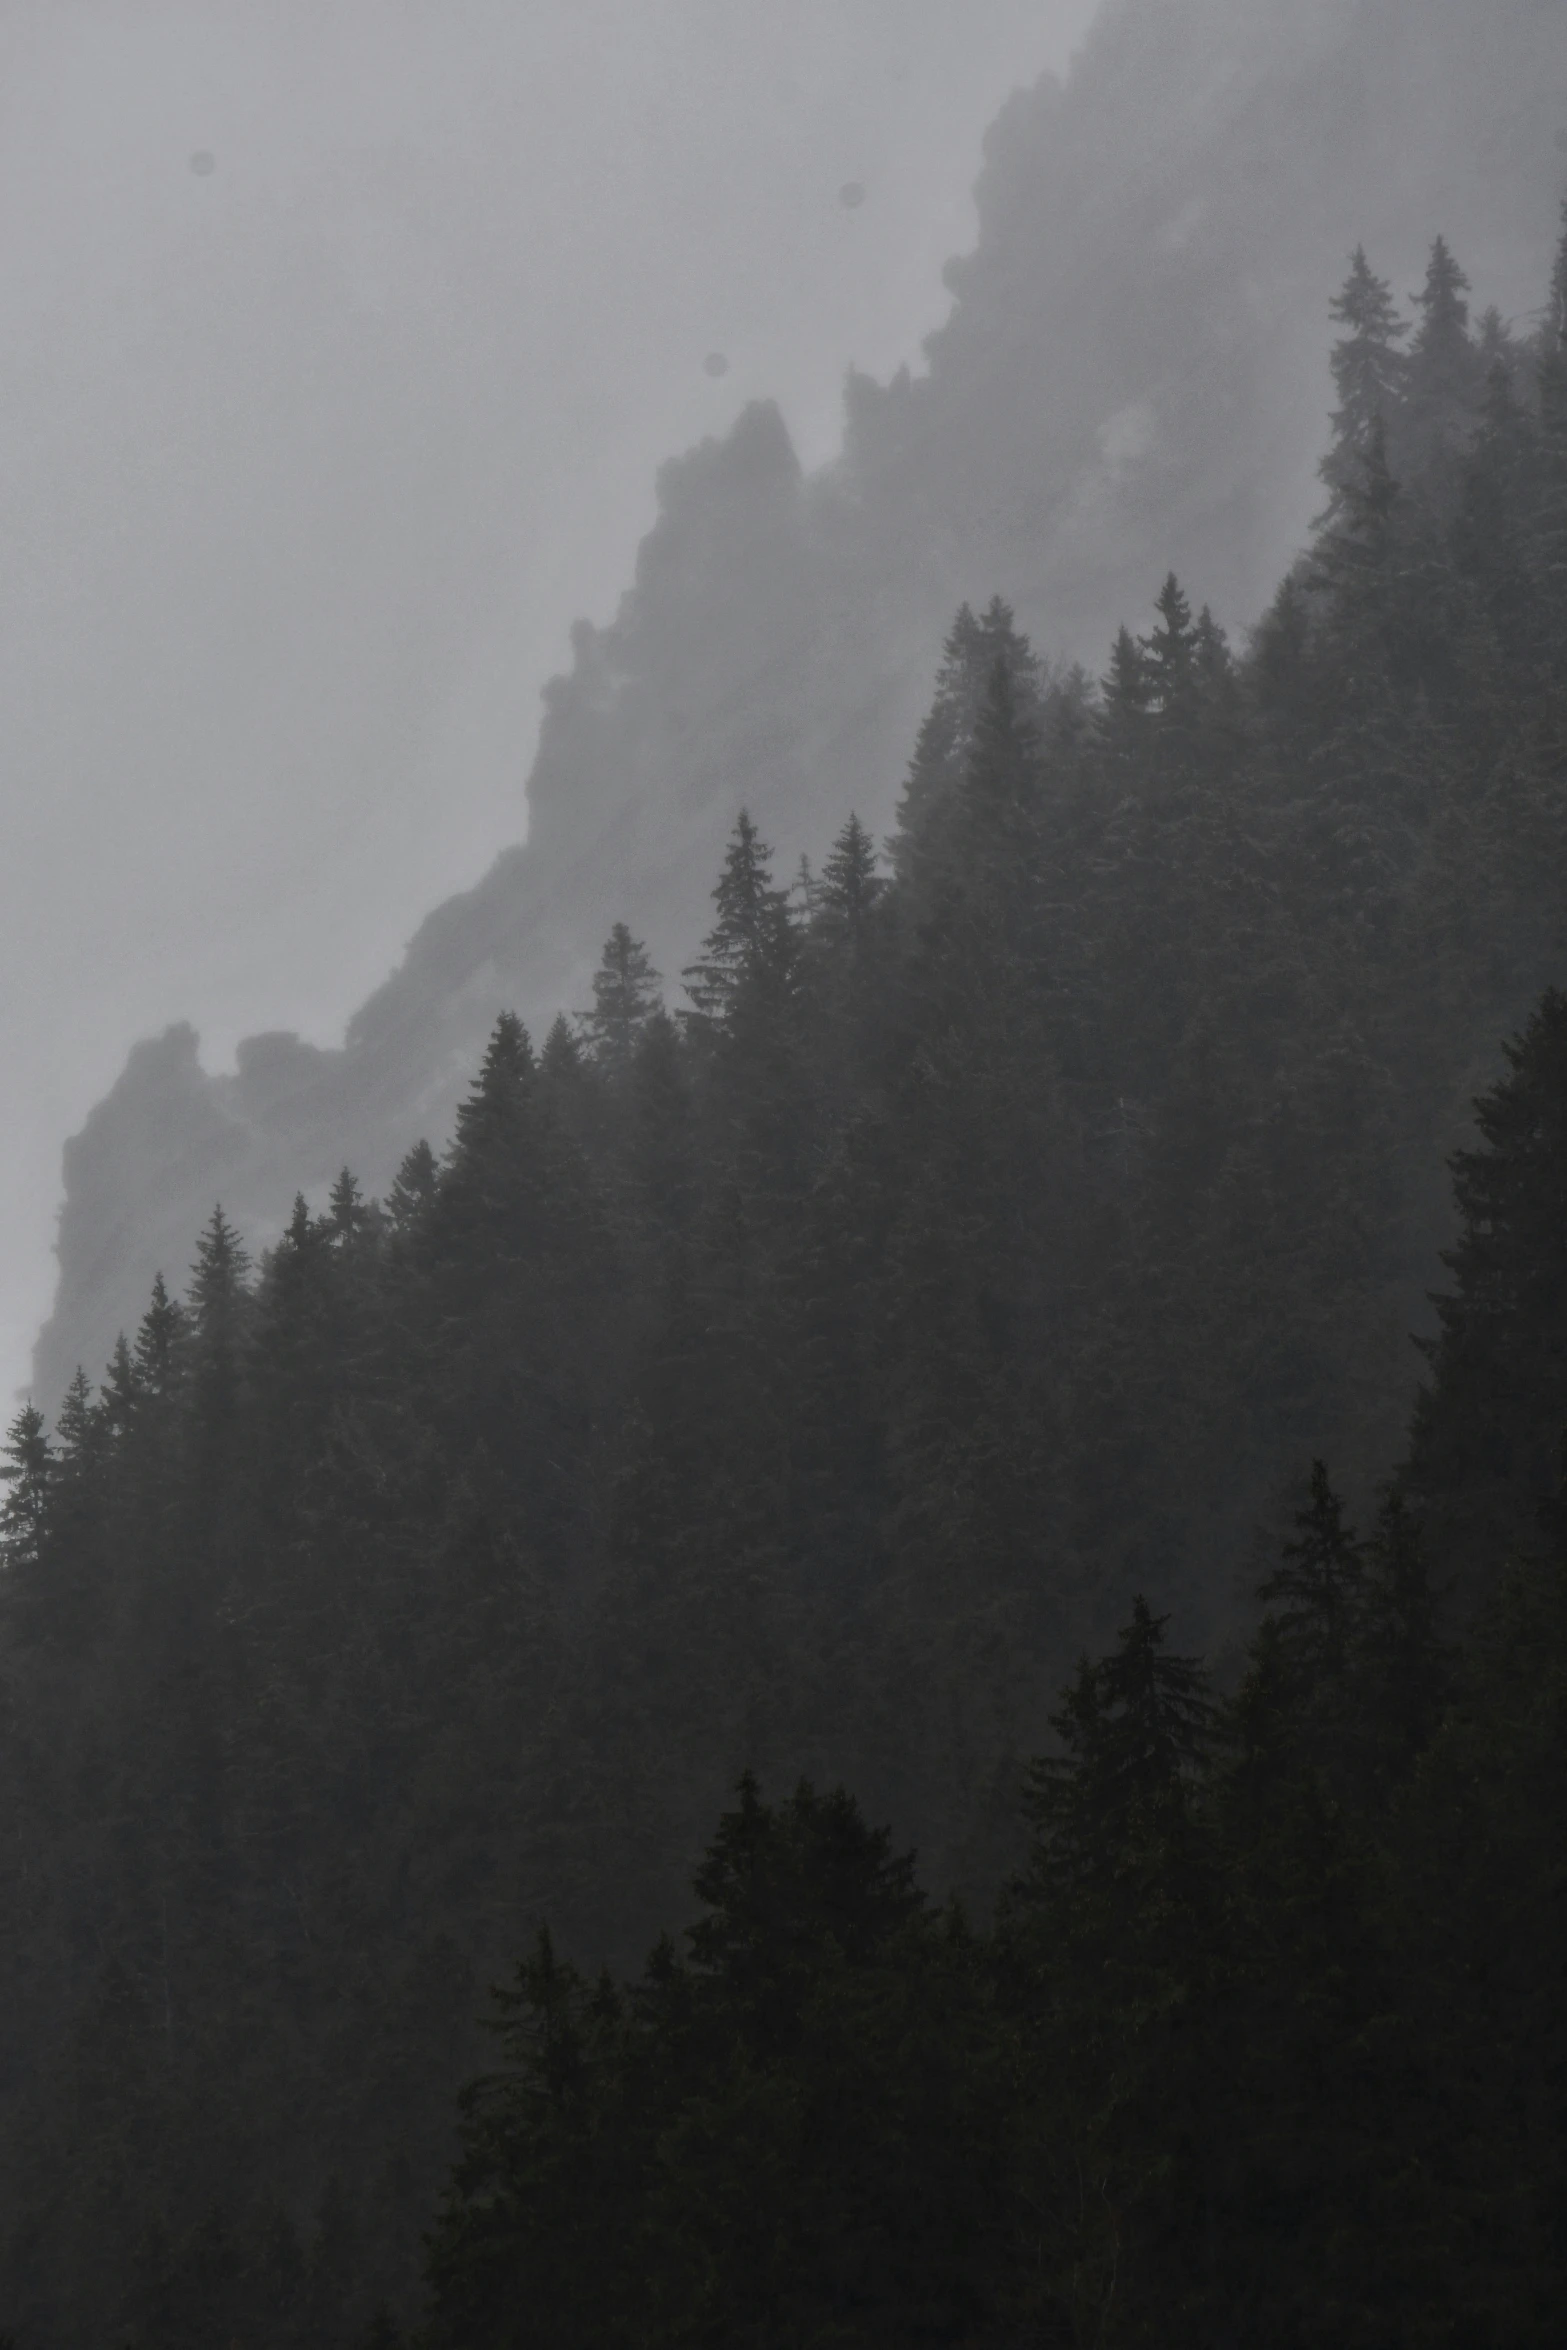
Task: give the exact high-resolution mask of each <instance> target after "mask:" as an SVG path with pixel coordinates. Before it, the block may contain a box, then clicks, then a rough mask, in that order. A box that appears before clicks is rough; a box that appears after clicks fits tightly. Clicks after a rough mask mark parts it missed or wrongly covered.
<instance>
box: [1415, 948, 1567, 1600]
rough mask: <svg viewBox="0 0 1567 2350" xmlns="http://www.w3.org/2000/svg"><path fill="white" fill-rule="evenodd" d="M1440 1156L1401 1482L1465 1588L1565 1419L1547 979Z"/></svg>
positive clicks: (1523, 1519)
mask: <svg viewBox="0 0 1567 2350" xmlns="http://www.w3.org/2000/svg"><path fill="white" fill-rule="evenodd" d="M1504 1050H1505V1054H1506V1060H1507V1065H1508V1066H1507V1074H1506V1075H1505V1076H1504V1077H1503V1078H1502V1080H1501V1081H1500V1083H1499V1084H1497V1085H1496V1086H1494V1087H1493V1088H1492V1089H1491V1091H1490V1092H1489V1093H1487V1094H1484V1095H1482V1096H1481V1098H1480V1099H1479V1101H1478V1102H1477V1103H1476V1104H1475V1114H1476V1121H1477V1123H1478V1126H1479V1129H1480V1145H1479V1147H1478V1148H1477V1149H1473V1150H1465V1151H1460V1152H1459V1153H1458V1154H1457V1156H1456V1157H1455V1158H1454V1160H1453V1161H1452V1168H1453V1190H1454V1196H1455V1199H1456V1202H1457V1206H1458V1212H1459V1216H1460V1219H1461V1224H1460V1231H1459V1236H1458V1239H1457V1241H1456V1242H1455V1244H1454V1246H1453V1247H1452V1248H1451V1249H1449V1250H1446V1251H1444V1253H1443V1258H1442V1262H1443V1263H1444V1264H1445V1265H1446V1267H1447V1269H1448V1271H1449V1273H1450V1274H1451V1275H1452V1276H1453V1287H1452V1289H1451V1290H1450V1291H1449V1292H1448V1293H1447V1294H1445V1295H1443V1296H1439V1297H1437V1298H1436V1299H1435V1301H1434V1302H1435V1305H1436V1311H1437V1318H1438V1323H1439V1330H1438V1334H1437V1336H1436V1338H1435V1339H1433V1340H1429V1341H1426V1342H1425V1343H1424V1351H1425V1354H1426V1358H1427V1360H1428V1362H1429V1364H1430V1377H1429V1379H1428V1382H1427V1384H1426V1386H1425V1387H1424V1388H1423V1390H1422V1392H1421V1395H1420V1398H1419V1400H1418V1403H1417V1405H1416V1410H1415V1417H1414V1424H1413V1428H1412V1431H1411V1445H1410V1452H1409V1458H1408V1461H1407V1463H1406V1466H1405V1469H1404V1473H1403V1483H1404V1486H1405V1489H1406V1491H1407V1492H1408V1493H1409V1495H1410V1497H1411V1499H1412V1500H1413V1501H1414V1502H1416V1503H1417V1504H1419V1505H1421V1506H1422V1507H1423V1509H1424V1511H1425V1514H1426V1516H1427V1518H1428V1520H1429V1521H1430V1527H1431V1533H1432V1536H1433V1539H1434V1542H1435V1545H1436V1557H1437V1562H1438V1564H1439V1566H1441V1567H1442V1568H1443V1569H1444V1570H1446V1571H1449V1572H1452V1573H1455V1574H1457V1575H1458V1576H1459V1577H1460V1579H1461V1586H1462V1588H1463V1590H1464V1592H1465V1594H1466V1596H1468V1597H1471V1598H1472V1597H1473V1596H1474V1594H1475V1592H1476V1591H1477V1590H1478V1589H1483V1588H1484V1587H1485V1584H1486V1583H1487V1582H1488V1581H1489V1579H1490V1578H1491V1577H1493V1576H1494V1575H1495V1573H1496V1572H1497V1570H1498V1569H1499V1568H1500V1567H1501V1565H1502V1563H1503V1561H1504V1559H1505V1558H1506V1556H1507V1553H1508V1551H1509V1550H1510V1549H1511V1548H1513V1547H1514V1546H1516V1545H1527V1544H1529V1543H1530V1542H1531V1541H1532V1540H1533V1538H1534V1534H1535V1525H1536V1519H1537V1514H1538V1511H1539V1509H1540V1507H1541V1505H1542V1504H1543V1503H1545V1502H1547V1501H1548V1500H1549V1498H1550V1497H1551V1495H1552V1494H1553V1493H1554V1491H1555V1486H1556V1477H1557V1447H1558V1445H1559V1443H1560V1440H1561V1432H1562V1429H1563V1428H1564V1427H1567V995H1563V994H1562V993H1561V992H1560V991H1559V990H1557V989H1554V988H1553V989H1549V990H1548V991H1547V992H1546V994H1545V995H1544V996H1543V997H1542V998H1541V1001H1540V1003H1539V1005H1538V1007H1537V1009H1536V1010H1535V1012H1534V1013H1533V1015H1532V1017H1531V1018H1530V1020H1529V1022H1528V1024H1527V1026H1526V1027H1525V1029H1524V1031H1523V1033H1522V1035H1520V1036H1518V1037H1517V1038H1515V1039H1514V1040H1513V1041H1512V1042H1510V1043H1509V1044H1508V1045H1506V1047H1505V1048H1504Z"/></svg>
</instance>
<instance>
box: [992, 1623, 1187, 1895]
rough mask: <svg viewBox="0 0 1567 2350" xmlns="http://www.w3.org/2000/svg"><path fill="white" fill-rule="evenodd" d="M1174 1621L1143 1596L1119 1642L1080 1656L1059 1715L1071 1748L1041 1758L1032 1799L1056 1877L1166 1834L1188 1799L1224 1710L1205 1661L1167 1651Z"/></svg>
mask: <svg viewBox="0 0 1567 2350" xmlns="http://www.w3.org/2000/svg"><path fill="white" fill-rule="evenodd" d="M1168 1623H1169V1618H1168V1616H1155V1615H1154V1613H1153V1611H1152V1610H1151V1608H1150V1607H1149V1606H1148V1603H1147V1601H1146V1600H1145V1599H1144V1598H1143V1597H1142V1596H1141V1594H1139V1595H1138V1597H1137V1598H1136V1600H1134V1602H1133V1606H1132V1618H1131V1622H1130V1623H1129V1624H1127V1625H1126V1626H1125V1627H1124V1629H1123V1630H1122V1632H1121V1634H1120V1636H1119V1640H1118V1643H1117V1646H1116V1648H1115V1650H1114V1651H1113V1652H1112V1653H1111V1654H1110V1655H1109V1656H1107V1657H1104V1658H1101V1659H1100V1661H1099V1662H1098V1663H1097V1664H1090V1663H1089V1661H1088V1659H1087V1658H1086V1657H1084V1658H1083V1659H1082V1660H1081V1661H1080V1662H1079V1665H1078V1668H1077V1674H1076V1677H1075V1679H1074V1680H1073V1681H1072V1683H1071V1685H1070V1686H1069V1688H1068V1689H1067V1690H1066V1691H1065V1693H1064V1696H1063V1701H1062V1705H1061V1708H1060V1711H1059V1712H1057V1713H1055V1714H1052V1716H1051V1718H1050V1724H1051V1728H1052V1729H1053V1730H1054V1731H1055V1732H1056V1734H1057V1736H1058V1737H1059V1738H1060V1740H1061V1743H1062V1746H1063V1747H1064V1749H1065V1752H1064V1753H1063V1754H1061V1755H1059V1756H1057V1755H1050V1756H1045V1757H1043V1758H1042V1759H1041V1760H1039V1761H1037V1762H1036V1763H1035V1764H1034V1765H1033V1766H1032V1769H1031V1773H1030V1777H1029V1781H1028V1788H1027V1793H1026V1795H1025V1800H1024V1809H1025V1813H1026V1815H1027V1817H1028V1818H1029V1819H1030V1820H1031V1822H1032V1823H1033V1826H1034V1830H1035V1834H1036V1837H1037V1839H1038V1857H1037V1861H1036V1867H1037V1869H1038V1870H1039V1871H1040V1872H1041V1874H1042V1876H1043V1877H1044V1878H1045V1879H1046V1880H1047V1881H1048V1880H1058V1881H1064V1882H1066V1883H1071V1882H1072V1881H1073V1880H1075V1879H1076V1878H1078V1877H1079V1876H1081V1875H1082V1874H1084V1873H1085V1872H1087V1873H1090V1874H1092V1873H1095V1872H1098V1871H1100V1870H1102V1869H1105V1868H1109V1867H1112V1866H1113V1865H1114V1862H1115V1856H1116V1854H1117V1851H1118V1849H1119V1848H1120V1847H1121V1846H1122V1845H1123V1844H1124V1843H1125V1841H1126V1840H1127V1839H1128V1837H1131V1836H1136V1835H1151V1834H1155V1833H1157V1832H1158V1831H1159V1830H1160V1829H1161V1828H1162V1827H1167V1826H1168V1825H1169V1824H1170V1822H1171V1821H1172V1819H1173V1818H1174V1817H1176V1816H1177V1815H1178V1814H1179V1812H1180V1810H1181V1809H1182V1807H1183V1803H1184V1796H1185V1790H1186V1787H1187V1785H1188V1783H1189V1781H1190V1780H1191V1778H1192V1777H1193V1774H1194V1773H1195V1772H1196V1770H1197V1769H1198V1767H1199V1766H1200V1764H1201V1763H1202V1761H1203V1760H1204V1758H1205V1757H1206V1755H1207V1753H1208V1751H1209V1749H1210V1746H1211V1744H1212V1740H1213V1735H1214V1723H1215V1713H1214V1707H1213V1703H1212V1700H1211V1698H1210V1697H1209V1695H1208V1688H1207V1676H1206V1674H1205V1672H1204V1670H1203V1667H1202V1665H1201V1663H1200V1661H1199V1660H1198V1659H1197V1658H1195V1657H1185V1656H1171V1655H1168V1654H1167V1653H1166V1652H1165V1627H1166V1625H1167V1624H1168Z"/></svg>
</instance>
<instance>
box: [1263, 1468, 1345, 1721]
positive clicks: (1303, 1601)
mask: <svg viewBox="0 0 1567 2350" xmlns="http://www.w3.org/2000/svg"><path fill="white" fill-rule="evenodd" d="M1295 1526H1296V1533H1295V1537H1294V1539H1293V1540H1292V1541H1290V1542H1287V1543H1286V1544H1285V1545H1284V1552H1283V1556H1282V1558H1281V1559H1280V1562H1279V1564H1278V1566H1277V1567H1276V1568H1275V1569H1274V1571H1273V1573H1272V1574H1271V1575H1269V1576H1268V1577H1267V1578H1266V1579H1265V1580H1264V1582H1263V1583H1262V1584H1261V1585H1260V1586H1259V1589H1258V1593H1257V1596H1258V1598H1259V1599H1260V1600H1261V1601H1262V1603H1263V1605H1264V1606H1265V1607H1267V1608H1269V1609H1270V1610H1271V1611H1272V1614H1273V1618H1274V1621H1275V1623H1276V1624H1277V1626H1278V1630H1279V1637H1280V1640H1281V1642H1282V1645H1283V1653H1284V1655H1285V1657H1286V1658H1287V1660H1288V1662H1289V1665H1290V1667H1291V1670H1292V1671H1293V1673H1294V1674H1295V1676H1296V1679H1297V1683H1298V1685H1299V1687H1300V1689H1301V1690H1302V1692H1303V1693H1305V1694H1312V1693H1314V1692H1316V1691H1317V1690H1319V1689H1321V1688H1324V1687H1327V1686H1328V1685H1330V1684H1333V1683H1335V1682H1337V1681H1339V1680H1340V1679H1341V1678H1342V1676H1343V1674H1344V1672H1345V1670H1346V1667H1347V1665H1348V1661H1349V1650H1350V1643H1351V1640H1352V1639H1353V1637H1354V1635H1355V1632H1356V1630H1357V1628H1358V1624H1359V1616H1360V1607H1361V1599H1362V1592H1363V1587H1364V1581H1365V1560H1364V1552H1363V1546H1362V1544H1361V1542H1360V1540H1359V1538H1358V1537H1357V1535H1356V1534H1355V1532H1354V1530H1353V1529H1352V1528H1351V1527H1349V1526H1346V1525H1345V1523H1344V1505H1343V1503H1342V1501H1341V1500H1340V1499H1339V1496H1338V1495H1337V1494H1336V1493H1335V1492H1334V1491H1333V1488H1332V1486H1331V1485H1330V1484H1329V1482H1328V1472H1327V1469H1326V1467H1325V1466H1324V1464H1323V1463H1322V1462H1321V1461H1313V1462H1312V1464H1311V1490H1310V1496H1309V1498H1308V1500H1307V1503H1306V1506H1305V1508H1304V1509H1301V1510H1297V1511H1296V1513H1295Z"/></svg>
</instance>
